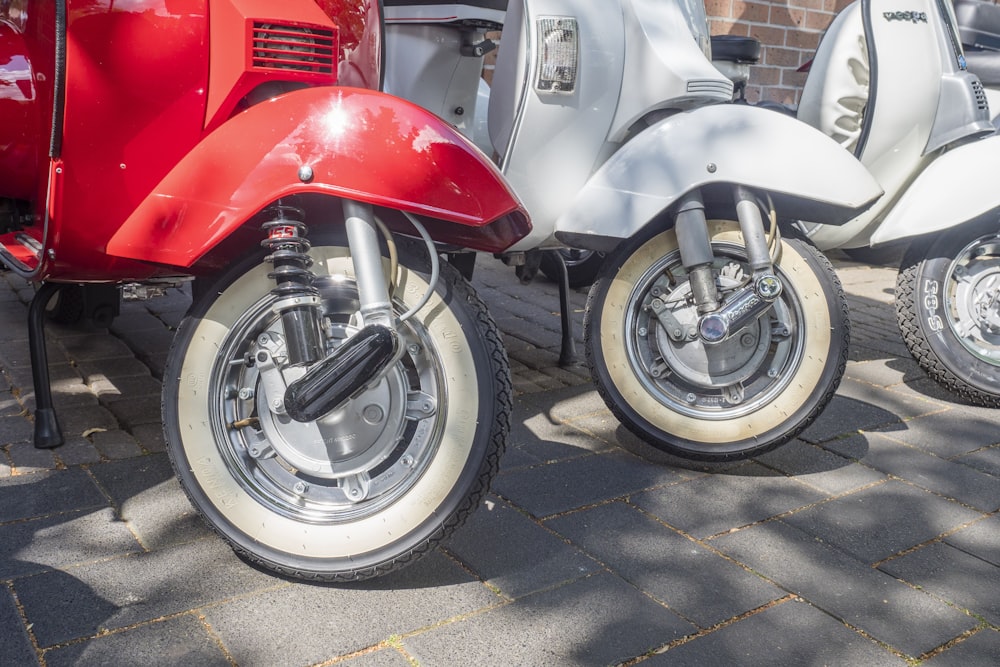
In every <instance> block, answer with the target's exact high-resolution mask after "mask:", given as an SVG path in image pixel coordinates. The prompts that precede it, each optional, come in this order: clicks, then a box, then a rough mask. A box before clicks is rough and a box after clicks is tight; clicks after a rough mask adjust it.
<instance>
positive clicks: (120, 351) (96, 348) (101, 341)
mask: <svg viewBox="0 0 1000 667" xmlns="http://www.w3.org/2000/svg"><path fill="white" fill-rule="evenodd" d="M59 344H60V345H62V347H63V349H64V350H66V355H67V356H68V357H69V358H70V359H73V360H81V361H83V360H87V361H93V360H96V359H119V358H122V357H132V351H131V350H130V349H129V348H128V346H127V345H125V343H123V342H122V341H121V340H120V339H119V338H118V337H116V336H113V335H111V334H108V333H106V332H105V333H86V334H82V335H74V336H62V337H60V338H59Z"/></svg>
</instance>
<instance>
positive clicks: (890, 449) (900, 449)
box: [862, 433, 1000, 512]
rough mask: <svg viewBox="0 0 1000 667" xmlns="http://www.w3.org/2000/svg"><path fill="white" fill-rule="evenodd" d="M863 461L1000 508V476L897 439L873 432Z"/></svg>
mask: <svg viewBox="0 0 1000 667" xmlns="http://www.w3.org/2000/svg"><path fill="white" fill-rule="evenodd" d="M862 463H864V464H865V465H867V466H871V467H872V468H875V469H876V470H881V471H882V472H885V473H888V474H890V475H894V476H896V477H901V478H903V479H905V480H907V481H908V482H910V483H912V484H915V485H917V486H919V487H921V488H923V489H927V490H928V491H931V492H933V493H937V494H940V495H942V496H945V497H947V498H953V499H955V500H957V501H959V502H961V503H964V504H966V505H970V506H971V507H975V508H977V509H980V510H983V511H985V512H992V511H994V510H996V509H1000V477H996V476H993V475H988V474H986V473H984V472H979V471H978V470H975V469H974V468H970V467H968V466H966V465H963V464H961V463H953V462H951V461H946V460H945V459H943V458H939V457H937V456H934V455H933V454H928V453H926V452H924V451H921V450H919V449H915V448H913V447H910V446H909V445H905V444H901V443H899V442H897V441H896V440H895V439H891V438H889V437H884V436H881V435H879V434H875V433H872V434H871V435H870V437H869V439H868V453H867V454H866V455H865V458H864V459H863V460H862Z"/></svg>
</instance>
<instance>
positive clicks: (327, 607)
mask: <svg viewBox="0 0 1000 667" xmlns="http://www.w3.org/2000/svg"><path fill="white" fill-rule="evenodd" d="M499 602H500V598H498V597H497V596H495V595H494V594H493V593H491V592H490V591H489V590H488V589H487V588H486V587H485V586H483V584H482V583H480V582H479V581H476V580H475V579H473V578H472V577H470V576H469V575H468V574H467V573H465V572H464V571H463V570H462V569H461V568H460V567H458V565H457V564H456V563H454V562H453V561H451V560H450V559H448V558H445V557H444V556H443V555H441V554H440V553H432V554H430V555H428V556H427V557H426V558H423V559H421V560H419V561H418V562H416V563H414V564H413V565H412V566H410V567H407V568H405V569H403V570H401V571H399V572H397V573H395V574H391V575H388V576H387V577H384V578H379V579H377V580H375V581H373V582H370V583H365V582H361V583H358V584H352V585H343V586H320V585H313V584H286V585H284V586H281V587H279V588H276V589H272V590H266V591H261V592H259V593H255V594H252V595H244V596H241V597H239V598H237V599H234V600H231V601H229V602H227V603H226V604H221V605H213V606H211V607H209V608H207V609H205V610H204V611H203V612H202V613H203V614H204V615H205V620H206V622H207V623H208V624H209V625H210V626H211V628H212V629H213V631H215V632H216V633H217V634H218V636H219V637H220V638H221V640H222V642H223V644H224V645H225V646H226V647H227V648H228V649H229V651H230V653H231V655H232V656H233V659H234V660H235V661H236V663H237V664H239V665H310V664H316V663H319V662H323V661H326V660H329V659H331V658H334V657H337V656H342V655H349V654H351V653H355V652H357V651H360V650H362V649H365V648H368V647H372V646H376V645H378V644H379V643H380V642H383V641H385V640H387V639H389V637H391V636H393V635H399V634H405V633H408V632H413V631H416V630H420V629H421V628H426V627H430V626H433V625H435V624H436V623H438V622H440V621H442V620H444V619H447V618H451V617H453V616H461V615H464V614H470V613H472V612H476V611H479V610H483V609H489V608H491V607H493V606H495V605H496V604H498V603H499ZM275 619H295V621H294V625H295V631H294V641H289V639H290V637H289V629H288V626H287V625H285V624H284V623H276V622H275ZM432 664H433V663H432ZM452 664H458V663H452Z"/></svg>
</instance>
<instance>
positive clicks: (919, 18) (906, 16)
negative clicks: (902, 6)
mask: <svg viewBox="0 0 1000 667" xmlns="http://www.w3.org/2000/svg"><path fill="white" fill-rule="evenodd" d="M882 18H884V19H885V20H886V21H889V22H890V23H891V22H893V21H903V22H904V23H907V22H908V23H927V12H882Z"/></svg>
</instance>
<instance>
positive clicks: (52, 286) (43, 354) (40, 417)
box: [28, 283, 63, 449]
mask: <svg viewBox="0 0 1000 667" xmlns="http://www.w3.org/2000/svg"><path fill="white" fill-rule="evenodd" d="M59 287H60V286H59V285H58V284H56V283H44V284H43V285H42V286H41V287H40V288H38V291H37V292H35V296H34V298H32V300H31V306H30V307H29V308H28V347H29V349H30V352H31V382H32V384H34V385H35V447H37V448H38V449H52V448H54V447H58V446H59V445H61V444H63V436H62V431H61V430H60V429H59V420H57V419H56V411H55V408H53V407H52V387H51V384H50V383H49V355H48V350H46V349H45V307H46V306H47V305H48V303H49V299H51V298H52V295H53V294H55V293H56V291H58V290H59Z"/></svg>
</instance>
